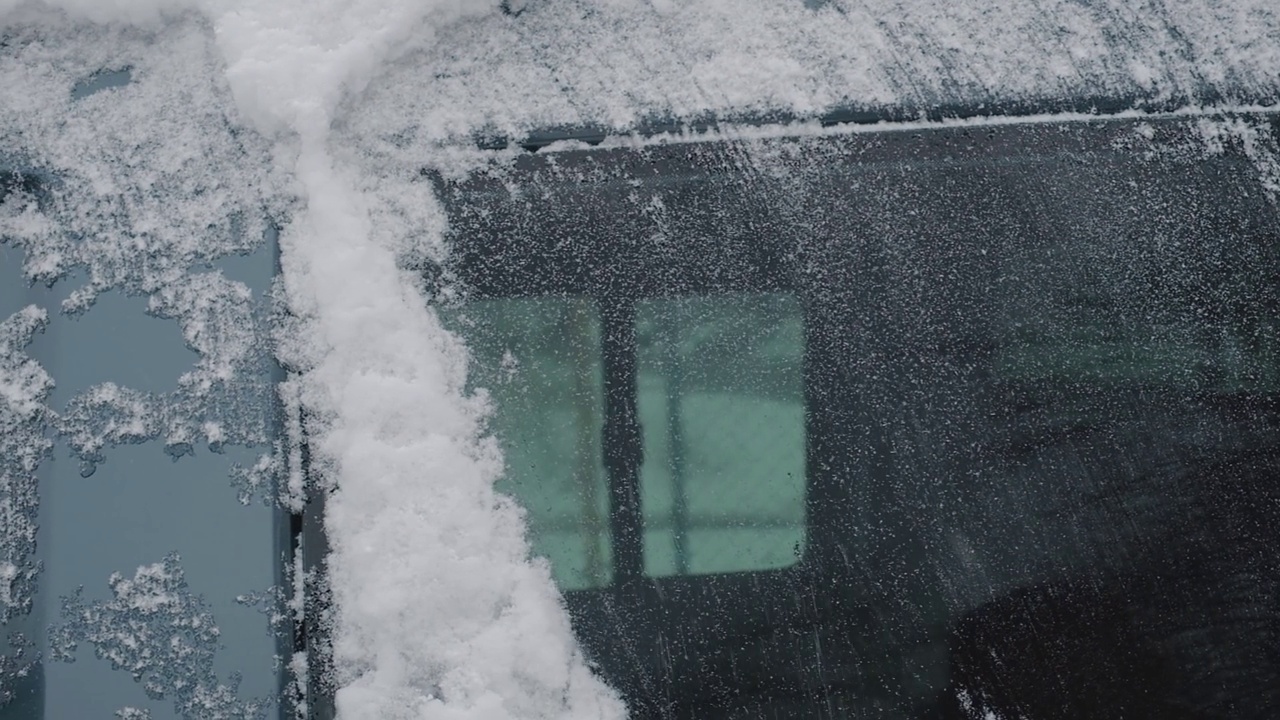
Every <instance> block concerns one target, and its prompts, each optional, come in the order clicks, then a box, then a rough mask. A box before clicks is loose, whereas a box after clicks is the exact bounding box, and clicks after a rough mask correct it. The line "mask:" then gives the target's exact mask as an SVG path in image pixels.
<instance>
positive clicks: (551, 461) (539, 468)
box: [445, 298, 613, 590]
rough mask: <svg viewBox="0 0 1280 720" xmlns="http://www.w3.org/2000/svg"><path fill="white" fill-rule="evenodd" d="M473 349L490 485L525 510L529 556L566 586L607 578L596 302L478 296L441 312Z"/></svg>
mask: <svg viewBox="0 0 1280 720" xmlns="http://www.w3.org/2000/svg"><path fill="white" fill-rule="evenodd" d="M445 319H446V322H447V323H448V324H449V325H450V326H451V327H453V328H454V329H455V330H456V331H458V332H460V333H461V334H462V335H463V336H464V337H465V338H466V339H467V344H468V347H469V348H470V351H471V361H472V362H471V369H470V374H469V381H468V382H469V385H470V386H471V387H472V388H473V389H478V390H482V391H484V392H486V393H488V395H489V397H490V399H491V400H492V402H493V408H494V412H493V415H492V416H491V417H490V419H489V427H488V429H489V431H490V432H491V433H492V434H493V435H494V436H495V437H496V438H497V439H498V441H499V443H500V444H501V446H502V451H503V455H504V458H505V460H506V472H505V473H504V475H503V477H502V479H500V480H499V481H498V482H497V489H498V490H499V491H501V492H504V493H507V494H509V495H511V496H512V497H514V498H515V499H516V500H517V501H518V502H519V503H520V505H521V506H522V507H523V508H525V510H526V512H527V513H528V515H527V518H528V523H529V534H530V537H531V540H532V544H533V551H534V554H536V555H541V556H543V557H546V558H547V559H548V560H549V561H550V562H551V569H552V573H553V575H554V577H555V580H556V582H557V584H559V586H560V587H561V589H564V590H576V589H581V588H591V587H600V586H603V585H607V584H609V583H610V582H611V580H612V577H613V569H612V564H611V563H612V561H611V544H610V540H609V533H608V529H609V494H608V489H607V486H606V484H605V471H604V464H603V460H602V456H603V453H602V449H601V428H602V426H603V423H604V420H603V412H604V410H603V406H604V397H603V387H604V381H603V377H602V375H603V370H602V367H601V350H600V320H599V315H598V313H597V312H596V308H595V304H594V303H592V302H591V301H588V300H582V299H572V298H568V299H565V298H542V299H509V300H479V301H474V302H471V303H468V304H467V305H466V306H465V307H463V308H461V309H457V310H450V311H446V312H445Z"/></svg>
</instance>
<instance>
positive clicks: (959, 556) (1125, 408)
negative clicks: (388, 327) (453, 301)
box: [440, 118, 1280, 718]
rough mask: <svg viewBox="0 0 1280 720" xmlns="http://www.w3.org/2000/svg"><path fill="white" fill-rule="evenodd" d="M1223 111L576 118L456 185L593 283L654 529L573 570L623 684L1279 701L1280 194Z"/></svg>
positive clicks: (652, 697)
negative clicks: (821, 127)
mask: <svg viewBox="0 0 1280 720" xmlns="http://www.w3.org/2000/svg"><path fill="white" fill-rule="evenodd" d="M1262 127H1264V129H1265V126H1262ZM1206 132H1207V131H1206V130H1205V127H1204V126H1203V124H1197V123H1196V122H1192V121H1185V120H1178V119H1174V118H1170V119H1166V120H1162V121H1150V120H1110V121H1104V120H1099V121H1093V122H1062V123H1044V124H1037V123H1028V124H1024V125H1010V126H1004V127H984V128H967V127H956V128H935V129H930V130H903V131H900V132H886V133H873V134H858V133H853V134H848V135H833V136H829V137H824V138H791V139H789V138H766V139H761V140H742V141H738V140H721V141H717V142H707V143H696V142H695V143H687V144H676V143H673V144H651V145H646V146H640V147H635V148H615V147H610V148H602V149H598V150H581V149H572V150H565V151H562V152H558V153H555V152H553V153H552V155H553V156H554V157H541V156H524V157H522V158H520V159H518V160H517V161H516V163H515V168H514V169H510V170H506V171H504V172H502V173H494V174H492V175H480V174H478V175H476V176H474V177H472V178H471V179H469V180H467V181H465V182H454V183H442V184H441V186H440V187H441V189H442V195H443V196H444V197H445V199H446V202H447V203H448V205H449V207H450V212H451V222H452V223H453V227H452V230H451V232H452V239H453V241H454V256H453V267H454V268H455V269H456V270H457V272H458V273H459V278H460V279H461V280H462V281H463V282H464V283H466V284H467V285H468V286H469V287H470V289H471V291H472V292H473V293H474V294H475V295H476V296H478V297H486V298H492V297H502V296H519V297H522V298H534V297H540V296H547V295H558V294H568V295H573V296H578V297H591V298H594V299H595V301H596V302H598V303H599V304H600V307H601V310H600V314H601V317H602V318H604V320H603V321H602V323H603V325H602V327H603V329H602V331H601V336H602V345H603V346H604V347H603V349H602V351H601V352H602V354H603V356H604V358H605V361H604V363H603V364H604V368H603V370H602V376H603V379H604V383H605V387H606V391H605V400H604V407H605V410H604V414H605V419H604V424H605V428H606V429H605V432H604V438H605V439H604V446H605V449H604V453H605V458H606V462H605V466H606V473H605V478H606V481H607V484H608V488H609V492H610V493H611V495H612V496H615V497H617V498H618V501H616V502H615V503H614V504H613V505H611V507H610V521H611V522H612V523H614V525H613V527H612V528H611V532H612V536H613V538H614V539H615V545H614V548H615V567H617V568H623V567H626V562H625V558H622V557H620V556H621V555H622V553H623V548H622V546H621V544H620V543H619V542H618V539H619V538H623V539H624V540H625V539H626V538H628V537H629V535H628V533H629V532H637V531H639V530H640V529H641V528H643V529H644V533H643V539H644V552H645V556H644V563H643V569H644V573H640V572H639V571H638V570H637V571H635V575H636V577H637V578H638V580H637V581H636V582H631V583H627V582H622V583H615V585H614V586H613V587H612V588H611V589H610V590H609V592H607V593H605V592H602V591H594V592H593V591H590V590H572V589H570V592H568V594H567V597H566V601H567V603H568V605H569V609H570V612H571V614H572V616H573V618H574V622H575V629H576V631H577V633H578V635H579V637H580V639H581V640H582V642H583V644H584V647H585V648H586V650H587V652H588V654H589V656H590V657H591V658H592V659H593V661H594V662H596V663H597V664H598V666H599V667H600V670H601V672H602V674H604V675H605V677H607V678H608V679H609V681H610V682H611V683H614V684H615V686H617V687H619V688H620V689H621V690H622V692H623V693H624V695H625V696H626V697H627V700H628V702H629V706H630V708H631V709H632V712H633V713H634V715H635V716H636V717H643V718H756V717H761V718H763V717H797V718H799V717H813V718H818V717H833V716H836V717H840V716H846V715H847V716H854V717H862V716H875V717H902V718H908V717H911V718H915V717H948V718H968V717H994V716H1001V717H1004V716H1010V717H1012V716H1014V715H1016V714H1018V713H1022V714H1025V715H1027V716H1028V717H1064V716H1071V717H1102V716H1107V715H1108V714H1109V713H1111V711H1112V710H1111V709H1114V708H1122V709H1123V711H1124V713H1125V714H1133V715H1134V716H1135V717H1231V716H1238V715H1240V714H1241V713H1243V714H1244V715H1248V716H1258V717H1261V716H1265V714H1266V711H1265V708H1267V707H1270V706H1271V704H1274V703H1275V702H1280V697H1277V696H1276V694H1275V693H1276V692H1277V691H1276V688H1280V683H1278V682H1277V680H1278V679H1280V665H1278V664H1277V662H1276V658H1275V655H1274V653H1272V652H1271V651H1270V650H1269V649H1268V648H1270V647H1271V645H1270V644H1269V643H1271V642H1272V640H1271V639H1272V638H1275V637H1280V635H1278V633H1280V613H1278V612H1277V608H1280V586H1278V585H1277V583H1276V582H1275V581H1274V580H1273V578H1274V577H1276V576H1275V574H1274V573H1273V572H1271V569H1273V568H1274V567H1276V563H1277V557H1276V549H1275V545H1274V543H1273V542H1271V541H1270V540H1268V538H1269V537H1271V536H1272V535H1273V534H1274V529H1275V527H1276V526H1277V524H1278V523H1280V504H1277V489H1276V488H1277V485H1276V482H1275V479H1276V478H1277V477H1280V442H1278V441H1277V438H1280V414H1277V408H1278V407H1280V405H1277V402H1276V400H1277V398H1276V397H1275V395H1276V391H1277V385H1276V381H1277V378H1278V377H1280V375H1278V374H1277V373H1280V357H1277V354H1276V350H1277V342H1280V325H1277V322H1276V320H1275V318H1276V317H1278V316H1280V313H1277V310H1278V309H1280V295H1277V290H1276V285H1275V279H1276V277H1277V272H1280V234H1278V232H1280V231H1278V230H1277V228H1280V217H1278V216H1277V210H1276V204H1275V198H1274V193H1273V192H1271V193H1270V194H1269V191H1268V187H1270V186H1269V185H1268V183H1269V182H1270V181H1269V180H1268V176H1267V175H1266V174H1265V173H1266V170H1265V167H1262V166H1264V165H1265V162H1262V163H1260V162H1259V161H1258V160H1257V158H1256V157H1253V156H1251V155H1250V152H1252V151H1248V148H1247V147H1246V146H1245V144H1244V143H1243V142H1237V143H1235V144H1234V145H1233V144H1230V143H1228V144H1226V145H1222V144H1221V143H1215V142H1209V141H1208V140H1206V137H1207V135H1206ZM603 168H607V169H608V170H607V171H604V170H603ZM673 248H679V250H676V249H673ZM693 249H696V252H693V251H692V250H693ZM486 302H489V301H486ZM619 319H621V321H619ZM611 327H613V328H615V330H614V331H612V332H611V330H610V328H611ZM611 347H612V350H611ZM611 368H612V369H611ZM611 377H616V378H617V379H616V381H614V382H612V384H611V381H610V378H611ZM673 388H674V389H673ZM631 398H634V403H635V404H634V406H630V405H628V402H630V400H629V399H631ZM495 412H497V413H498V415H501V414H502V412H503V410H502V408H501V405H500V403H499V404H498V405H497V406H496V409H495ZM610 418H615V425H614V426H612V427H613V429H612V430H611V429H610V428H611V426H610ZM611 433H613V434H612V435H611ZM611 437H612V438H613V440H611V439H610V438H611ZM611 442H613V443H616V444H617V445H618V446H619V447H620V450H619V451H618V452H617V453H616V454H611V453H610V451H609V448H610V446H611ZM628 443H630V444H628ZM633 469H634V474H631V470H633ZM796 471H801V472H803V477H804V481H803V483H799V482H797V481H795V480H794V477H793V473H795V472H796ZM728 478H733V480H732V481H728V480H727V479H728ZM756 487H759V488H761V491H759V492H756V491H755V490H754V488H756ZM704 490H705V494H700V493H702V492H703V491H704ZM631 497H634V498H637V499H638V501H639V502H638V505H639V507H638V511H637V508H636V507H635V506H634V505H633V504H631V503H630V501H629V498H631ZM704 509H705V510H704ZM704 512H705V513H706V514H703V513H704ZM747 517H750V518H752V523H753V524H752V532H751V533H750V534H747V533H743V534H742V535H737V534H734V533H728V532H725V533H723V534H721V535H719V536H717V535H716V534H715V533H716V532H717V531H718V528H720V527H722V526H724V525H733V520H732V519H731V518H742V519H745V518H747ZM628 518H630V519H628ZM704 519H705V521H706V522H705V525H704V528H706V530H707V532H706V535H705V537H706V539H702V538H700V537H699V535H698V534H697V531H696V529H695V528H696V526H697V523H698V522H699V521H703V520H704ZM744 524H745V523H744ZM668 526H669V527H670V528H672V529H671V531H668V530H667V529H666V528H667V527H668ZM700 542H701V543H702V544H701V545H700V544H699V543H700ZM753 543H758V545H753ZM786 545H790V546H791V548H790V552H787V548H785V547H784V546H786ZM727 548H732V550H729V549H727ZM704 552H705V553H707V554H706V555H703V554H700V553H704ZM713 556H714V558H713ZM704 563H705V564H704ZM636 567H639V563H638V562H636ZM704 571H705V573H704ZM566 589H569V588H566ZM1011 665H1012V666H1016V668H1017V671H1016V672H1013V671H1009V670H1008V667H1009V666H1011ZM1062 708H1068V709H1069V712H1066V714H1065V715H1064V714H1063V712H1064V711H1063V710H1062ZM1108 708H1110V709H1108ZM1242 708H1247V709H1243V710H1242Z"/></svg>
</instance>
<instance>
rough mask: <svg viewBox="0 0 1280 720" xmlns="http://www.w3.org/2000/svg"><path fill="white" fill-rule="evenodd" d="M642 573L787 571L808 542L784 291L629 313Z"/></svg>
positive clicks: (796, 324)
mask: <svg viewBox="0 0 1280 720" xmlns="http://www.w3.org/2000/svg"><path fill="white" fill-rule="evenodd" d="M636 341H637V349H638V362H637V396H638V397H637V400H638V402H637V404H638V409H639V416H640V428H641V438H642V444H643V449H644V463H643V465H642V466H641V472H640V488H641V508H642V509H643V517H644V550H645V556H644V561H645V562H644V566H645V574H647V575H650V576H662V575H690V574H693V575H701V574H706V573H716V572H733V571H744V570H766V569H773V568H782V567H786V566H789V565H791V564H793V563H794V562H795V561H796V558H797V557H798V556H799V554H800V551H801V548H802V546H803V544H804V498H805V493H804V489H805V482H804V386H803V374H802V371H803V364H804V327H803V322H802V316H801V312H800V304H799V303H798V302H797V301H796V300H795V298H793V297H791V296H788V295H780V294H750V295H743V294H735V295H727V296H719V297H689V298H674V299H660V300H649V301H644V302H640V303H638V304H637V306H636Z"/></svg>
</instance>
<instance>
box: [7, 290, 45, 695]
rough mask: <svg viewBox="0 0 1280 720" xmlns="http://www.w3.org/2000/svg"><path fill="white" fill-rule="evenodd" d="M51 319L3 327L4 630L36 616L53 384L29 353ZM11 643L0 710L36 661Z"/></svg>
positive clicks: (38, 315) (28, 318) (36, 315)
mask: <svg viewBox="0 0 1280 720" xmlns="http://www.w3.org/2000/svg"><path fill="white" fill-rule="evenodd" d="M47 319H48V318H47V316H46V314H45V312H44V311H43V310H41V309H39V308H37V307H35V306H27V307H25V308H23V309H22V310H20V311H18V312H16V313H14V314H13V315H12V316H10V317H8V318H7V319H5V320H4V321H2V322H0V529H3V531H2V532H0V628H6V627H8V626H9V623H10V621H11V620H13V619H14V618H16V617H19V616H23V615H26V614H28V613H29V612H31V606H32V601H33V598H34V595H35V590H36V582H37V580H38V578H39V574H40V564H39V563H38V562H36V560H35V552H36V513H37V510H38V509H39V501H40V499H39V495H38V494H37V489H36V474H35V473H36V467H37V466H38V465H39V464H40V461H41V460H42V459H43V458H44V457H45V456H46V455H47V454H48V452H49V448H50V441H49V439H48V438H47V437H45V434H44V427H45V424H46V423H47V422H48V420H49V416H50V414H49V410H48V408H47V406H46V405H45V402H46V400H47V399H48V395H49V391H50V390H52V388H53V380H52V379H51V378H50V377H49V374H48V373H46V372H45V371H44V368H42V367H40V365H39V363H37V362H36V361H34V360H32V359H31V358H30V357H28V356H27V355H26V353H25V352H24V350H25V348H26V346H27V344H28V343H30V341H31V337H32V336H33V335H34V334H35V333H37V332H39V331H41V330H42V329H44V326H45V323H46V322H47ZM9 644H10V646H11V650H12V653H11V654H7V655H6V654H0V707H3V706H4V704H5V703H6V702H7V701H8V699H9V692H10V691H9V689H8V688H6V687H5V684H4V683H5V682H6V681H7V680H9V679H11V678H16V677H18V676H20V675H23V674H25V673H26V672H27V669H28V667H29V666H30V661H31V657H30V645H31V643H30V642H29V641H28V640H27V639H26V638H24V637H21V636H19V635H15V636H13V638H12V639H11V640H10V643H9ZM0 649H3V645H0Z"/></svg>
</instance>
